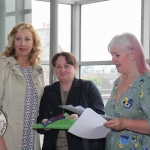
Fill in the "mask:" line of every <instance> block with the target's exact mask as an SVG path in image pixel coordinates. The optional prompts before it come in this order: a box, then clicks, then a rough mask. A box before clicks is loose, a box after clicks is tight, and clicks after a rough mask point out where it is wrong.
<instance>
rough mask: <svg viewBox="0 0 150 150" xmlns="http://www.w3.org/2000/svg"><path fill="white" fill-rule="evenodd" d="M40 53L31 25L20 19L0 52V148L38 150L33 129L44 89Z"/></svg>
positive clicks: (36, 136) (36, 138)
mask: <svg viewBox="0 0 150 150" xmlns="http://www.w3.org/2000/svg"><path fill="white" fill-rule="evenodd" d="M40 53H41V42H40V38H39V36H38V34H37V32H36V30H35V29H34V27H33V26H32V25H31V24H28V23H25V22H22V23H20V24H18V25H16V26H15V27H14V28H13V29H12V31H11V32H10V33H9V34H8V43H7V45H6V46H5V48H4V51H3V52H2V53H1V54H0V83H1V87H0V109H2V111H3V112H4V113H5V115H6V117H7V130H6V133H5V134H4V136H3V137H2V138H0V147H1V148H0V149H1V150H6V149H7V150H21V149H22V150H40V141H39V135H38V133H37V132H36V131H34V130H33V129H32V126H33V125H34V124H35V123H36V118H37V115H38V108H39V102H40V99H41V96H42V94H43V89H44V78H43V70H42V67H41V65H40V57H39V55H40Z"/></svg>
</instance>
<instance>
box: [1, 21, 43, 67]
mask: <svg viewBox="0 0 150 150" xmlns="http://www.w3.org/2000/svg"><path fill="white" fill-rule="evenodd" d="M24 29H28V30H29V31H30V32H31V33H32V37H33V48H32V50H31V52H30V55H29V62H30V65H35V64H39V63H40V61H41V59H40V57H39V55H40V53H41V42H40V38H39V36H38V34H37V32H36V30H35V29H34V27H33V26H32V25H31V24H29V23H25V22H22V23H20V24H18V25H16V26H15V27H14V28H13V29H12V31H11V32H10V33H9V34H8V38H7V40H8V43H7V45H6V46H5V47H4V51H3V52H2V56H6V57H9V56H13V57H14V58H15V59H16V60H17V56H16V54H15V49H14V48H13V44H14V38H15V36H16V34H17V33H18V32H20V31H21V30H24Z"/></svg>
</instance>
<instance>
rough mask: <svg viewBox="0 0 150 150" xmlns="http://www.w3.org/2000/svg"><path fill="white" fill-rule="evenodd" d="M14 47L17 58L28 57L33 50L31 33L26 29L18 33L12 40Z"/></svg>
mask: <svg viewBox="0 0 150 150" xmlns="http://www.w3.org/2000/svg"><path fill="white" fill-rule="evenodd" d="M14 47H15V52H16V55H17V56H18V57H28V56H29V54H30V52H31V50H32V48H33V37H32V33H31V32H30V31H29V30H28V29H23V30H21V31H20V32H18V33H17V34H16V36H15V38H14Z"/></svg>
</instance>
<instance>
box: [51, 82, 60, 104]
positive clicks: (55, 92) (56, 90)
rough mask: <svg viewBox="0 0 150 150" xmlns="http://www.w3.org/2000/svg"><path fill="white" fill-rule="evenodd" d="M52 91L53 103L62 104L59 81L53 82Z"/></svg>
mask: <svg viewBox="0 0 150 150" xmlns="http://www.w3.org/2000/svg"><path fill="white" fill-rule="evenodd" d="M51 93H52V98H53V100H52V102H53V103H54V104H55V105H62V100H61V93H60V83H59V81H57V82H55V83H54V84H53V86H52V88H51Z"/></svg>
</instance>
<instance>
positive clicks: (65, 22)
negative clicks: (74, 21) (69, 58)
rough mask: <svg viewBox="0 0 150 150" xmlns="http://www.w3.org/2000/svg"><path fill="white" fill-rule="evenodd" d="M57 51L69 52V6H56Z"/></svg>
mask: <svg viewBox="0 0 150 150" xmlns="http://www.w3.org/2000/svg"><path fill="white" fill-rule="evenodd" d="M58 45H59V49H58V51H67V52H70V51H71V6H70V5H64V4H59V5H58Z"/></svg>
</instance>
